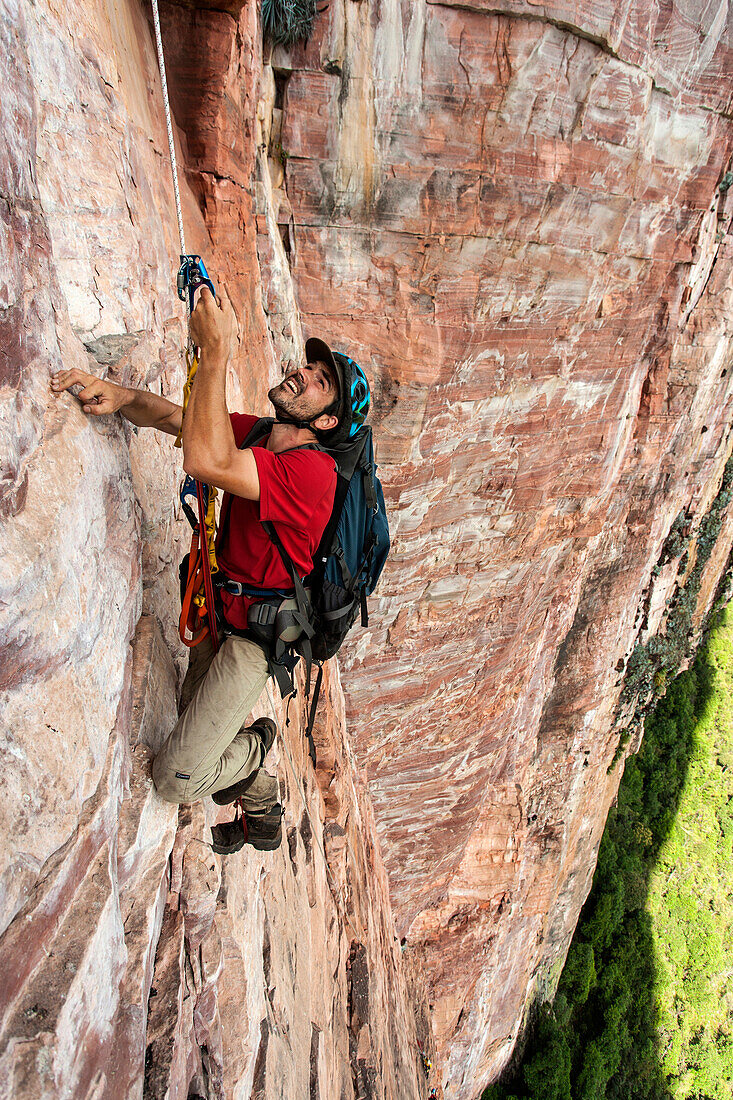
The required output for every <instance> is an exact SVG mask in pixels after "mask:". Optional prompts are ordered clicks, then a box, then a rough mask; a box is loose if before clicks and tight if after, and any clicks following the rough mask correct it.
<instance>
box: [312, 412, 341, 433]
mask: <svg viewBox="0 0 733 1100" xmlns="http://www.w3.org/2000/svg"><path fill="white" fill-rule="evenodd" d="M338 422H339V419H338V417H337V416H331V415H330V413H321V415H320V416H319V417H318V419H317V420H313V421H312V424H313V427H314V428H317V429H318V431H319V432H330V431H332V430H333V429H334V428H336V427H338Z"/></svg>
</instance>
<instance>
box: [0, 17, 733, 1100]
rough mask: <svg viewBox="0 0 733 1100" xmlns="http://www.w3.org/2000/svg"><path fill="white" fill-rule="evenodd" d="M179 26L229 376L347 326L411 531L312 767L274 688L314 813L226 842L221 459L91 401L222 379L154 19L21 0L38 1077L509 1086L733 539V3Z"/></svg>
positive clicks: (6, 130)
mask: <svg viewBox="0 0 733 1100" xmlns="http://www.w3.org/2000/svg"><path fill="white" fill-rule="evenodd" d="M161 20H162V25H163V36H164V42H165V47H166V53H167V57H168V64H169V80H170V91H171V103H172V108H173V115H174V132H175V140H176V144H177V149H178V154H179V160H180V163H181V166H182V170H181V184H182V197H183V213H184V220H185V224H186V231H187V245H188V248H189V250H192V251H198V252H201V253H202V254H204V255H205V256H206V258H207V260H208V259H211V268H212V270H213V271H214V272H215V274H216V277H217V278H218V279H224V280H225V281H226V283H227V286H228V289H229V291H230V293H231V295H232V297H233V300H234V303H235V307H236V309H237V312H238V315H239V318H240V326H241V347H240V355H239V357H238V360H237V362H236V364H235V366H234V368H233V370H232V374H231V377H230V396H231V402H232V406H233V407H242V408H253V409H254V410H255V411H262V412H264V411H265V408H266V401H265V397H266V391H267V389H268V387H269V385H271V384H272V382H273V381H274V380H275V379H276V378H277V377H278V375H279V370H280V366H281V365H286V364H287V363H289V362H291V361H293V362H295V361H297V360H298V358H299V356H300V355H301V354H302V339H303V329H304V330H305V332H306V333H308V334H315V333H318V334H320V335H323V336H325V337H326V338H330V339H332V340H333V343H334V345H335V346H337V347H342V348H344V349H347V350H349V351H350V352H351V353H352V354H353V355H354V356H355V358H357V359H358V360H359V361H360V362H361V363H362V364H363V365H364V366H365V368H366V369H367V372H368V373H369V374H370V376H371V377H372V378H373V381H374V397H375V416H374V422H375V434H376V441H377V451H378V457H379V460H380V462H381V464H382V465H381V471H380V472H381V474H382V475H383V480H384V484H385V489H386V492H387V497H388V501H389V506H390V511H391V517H392V527H393V533H394V548H393V553H392V557H391V560H390V562H389V565H388V569H387V571H386V573H385V575H384V577H383V579H382V581H381V582H380V587H379V589H378V594H377V598H376V600H374V601H373V607H372V620H371V624H370V626H369V628H368V630H366V631H362V632H361V633H360V634H355V636H354V639H353V642H350V644H349V646H348V648H347V650H346V652H345V655H344V656H343V658H342V660H341V669H342V673H343V687H342V681H341V676H340V674H339V669H338V667H336V665H335V664H334V667H333V668H330V669H329V670H328V673H327V677H326V689H325V690H326V698H325V704H324V706H323V707H322V710H321V714H320V718H319V722H318V724H317V728H316V739H317V744H318V753H319V763H318V767H317V769H316V770H315V771H314V770H313V769H312V768H311V767H310V765H309V763H308V760H307V756H306V755H305V754H304V752H303V746H302V737H301V736H300V725H301V719H302V714H301V710H302V700H300V701H299V702H297V703H296V704H294V705H293V706H292V707H291V711H290V718H291V721H290V724H289V725H288V726H285V724H284V714H283V711H282V707H281V705H280V703H279V702H278V701H277V700H276V699H275V696H274V694H273V692H272V689H271V688H269V689H268V690H267V692H266V693H265V694H264V695H263V698H262V699H261V701H260V707H259V708H258V710H259V712H264V713H271V714H272V713H274V714H276V715H278V718H279V720H280V725H281V728H282V730H283V737H282V738H281V739H279V740H278V744H277V749H276V751H275V755H274V760H275V766H276V767H277V771H278V776H279V781H280V785H281V793H282V795H283V798H284V802H285V805H286V842H285V843H284V844H283V847H282V849H281V850H280V851H279V852H278V853H276V854H275V855H274V856H266V855H258V854H256V853H254V852H253V851H250V850H245V851H243V852H242V853H239V854H237V855H236V856H234V857H231V858H229V859H228V860H226V861H221V860H219V859H218V858H217V857H214V856H213V855H212V853H211V850H210V848H209V847H208V844H207V839H208V836H209V833H208V827H209V825H210V824H211V822H212V821H213V820H214V816H213V810H214V808H213V806H212V804H211V803H210V802H207V803H206V804H205V805H203V806H202V805H195V806H193V807H187V808H182V809H181V811H180V813H178V812H177V811H176V809H175V808H174V807H171V806H168V805H167V804H164V803H163V802H161V801H160V800H159V799H158V798H157V796H156V795H155V794H154V792H153V791H152V789H151V784H150V778H149V760H150V756H151V754H152V753H153V752H154V751H155V750H156V748H157V747H158V745H159V744H160V741H161V739H162V738H163V737H164V736H165V735H166V732H167V730H168V729H169V728H170V726H171V724H172V722H173V721H174V719H175V713H176V689H177V683H178V680H179V672H180V669H181V666H182V662H183V654H182V652H181V649H180V646H179V645H178V643H177V635H176V619H177V575H176V574H177V570H176V565H177V562H178V560H179V558H180V556H181V554H182V553H183V551H184V549H185V543H186V540H187V533H186V530H185V524H184V523H183V522H182V518H181V515H180V509H179V506H178V504H177V503H176V491H177V482H178V478H179V471H180V462H179V453H178V452H176V451H175V449H174V448H173V445H172V441H171V440H169V439H167V438H166V439H163V440H160V439H157V438H155V437H154V434H153V433H151V432H146V431H144V430H140V431H136V430H132V429H131V428H130V426H129V425H127V426H126V425H125V424H124V423H120V422H118V421H117V420H116V419H115V420H110V421H108V422H103V421H101V420H92V421H90V420H88V419H87V418H85V417H84V416H83V414H82V413H81V412H80V411H79V410H78V408H77V407H75V404H74V402H73V400H71V399H70V398H69V397H63V398H60V399H56V398H51V397H50V394H49V390H48V378H49V374H50V372H51V371H52V370H56V369H58V368H59V367H61V366H62V365H64V366H67V367H68V366H78V367H81V368H83V369H91V370H92V371H93V372H94V373H97V374H105V375H109V377H111V378H114V379H117V380H121V381H124V382H125V383H129V384H133V385H146V386H149V387H151V388H154V389H156V391H157V392H162V393H165V394H170V395H172V396H174V397H175V396H176V395H177V394H178V393H179V392H180V387H181V383H182V380H183V366H182V352H181V349H182V344H183V340H184V334H185V325H184V317H183V316H182V312H181V307H180V304H179V302H178V300H177V298H176V296H175V292H174V288H173V273H174V271H175V268H176V265H177V254H178V241H177V232H176V217H175V210H174V206H173V199H172V190H171V185H170V180H169V165H168V153H167V142H166V133H165V122H164V118H163V113H162V104H161V89H160V81H159V77H158V71H157V62H156V58H155V51H154V44H153V36H152V32H151V25H150V13H149V11H148V9H147V6H141V5H140V4H139V3H137V0H124V2H123V3H120V4H117V5H115V6H114V8H110V7H109V6H108V5H103V4H97V3H94V2H93V3H91V4H86V5H81V4H77V3H75V2H74V0H72V2H71V3H68V4H65V5H64V8H63V12H62V11H61V10H60V9H59V8H58V7H56V6H54V5H51V4H47V3H37V4H35V5H30V6H29V5H17V3H15V2H13V0H5V3H4V5H3V6H1V7H0V33H2V45H3V49H2V52H1V53H0V68H1V71H2V85H3V88H4V90H5V91H4V94H3V96H2V97H1V98H0V120H1V124H0V142H2V156H1V157H0V233H1V234H2V237H1V239H2V254H3V258H4V260H5V264H4V278H3V280H2V284H1V285H0V387H1V388H0V410H1V415H2V425H3V433H2V440H3V451H2V457H3V463H2V480H1V481H0V504H1V507H2V523H3V543H4V549H5V553H4V555H3V569H2V605H1V606H2V634H1V635H0V638H1V639H2V640H1V641H0V660H1V663H2V669H3V676H2V683H1V691H2V695H1V696H0V698H1V701H2V703H1V705H2V713H3V726H4V740H3V745H2V751H3V765H4V766H3V768H2V777H3V778H2V784H3V785H2V793H3V798H2V801H1V803H0V805H1V806H2V810H1V811H0V813H1V814H2V825H3V837H4V841H5V842H4V844H3V855H2V866H0V932H1V933H2V950H3V959H4V973H5V979H4V981H3V983H2V1024H1V1025H0V1026H2V1036H3V1038H2V1048H1V1050H0V1062H1V1063H2V1074H0V1078H1V1079H2V1082H3V1084H2V1085H0V1094H2V1095H7V1096H8V1097H9V1096H13V1097H21V1096H28V1097H33V1098H34V1100H35V1098H36V1097H46V1096H48V1097H52V1096H53V1097H57V1096H68V1097H72V1096H73V1097H82V1096H84V1097H86V1096H89V1097H92V1096H93V1097H95V1098H101V1097H114V1098H115V1100H117V1098H118V1097H123V1096H130V1097H132V1096H140V1095H144V1096H146V1097H161V1098H162V1097H179V1096H180V1097H189V1096H190V1097H193V1096H199V1097H204V1096H205V1097H232V1096H241V1097H246V1096H252V1097H262V1098H264V1097H268V1098H269V1097H281V1096H282V1097H292V1098H293V1100H302V1098H303V1097H310V1098H311V1100H314V1098H316V1097H318V1098H321V1100H326V1098H329V1097H333V1098H334V1100H336V1098H338V1100H341V1098H342V1097H352V1096H353V1097H384V1098H387V1097H389V1098H392V1097H395V1098H396V1097H399V1098H400V1100H403V1098H404V1100H409V1098H411V1097H420V1096H424V1095H425V1094H426V1093H427V1090H428V1087H429V1086H432V1085H435V1086H436V1087H437V1088H438V1089H439V1090H440V1089H441V1086H442V1085H443V1084H444V1085H445V1087H446V1095H449V1096H452V1097H473V1096H475V1095H477V1094H478V1092H479V1091H480V1089H481V1088H482V1086H483V1085H484V1084H486V1083H487V1081H488V1080H489V1079H491V1078H492V1077H493V1076H495V1075H496V1074H497V1073H498V1071H499V1070H500V1069H501V1067H502V1066H503V1065H504V1064H505V1062H506V1060H507V1058H508V1057H509V1055H510V1052H511V1049H512V1046H513V1043H514V1041H515V1038H516V1036H517V1033H518V1030H519V1028H520V1026H521V1023H522V1019H523V1017H524V1015H525V1012H526V1010H527V1007H528V1006H529V1005H530V1003H531V1002H532V1000H533V999H534V998H535V997H537V996H545V995H547V994H548V993H549V992H551V991H552V988H553V982H554V980H555V977H556V975H557V973H558V969H559V967H560V965H561V963H562V959H563V958H564V954H565V951H566V949H567V945H568V942H569V938H570V936H571V934H572V930H573V927H574V925H575V921H576V918H577V914H578V911H579V908H580V905H581V904H582V901H583V899H584V898H585V895H586V893H587V890H588V886H589V883H590V878H591V875H592V871H593V867H594V863H595V852H596V850H597V845H598V843H599V840H600V836H601V833H602V830H603V826H604V822H605V817H606V813H607V809H608V806H609V804H610V803H611V801H612V799H613V797H614V795H615V791H616V788H617V785H618V780H619V773H620V770H621V768H622V766H623V756H624V753H625V752H627V751H630V749H633V748H634V747H635V746H636V745H637V744H638V739H639V737H640V735H641V732H640V731H641V725H642V723H643V711H644V708H645V706H646V705H647V704H648V702H649V700H650V699H651V698H652V697H653V695H654V693H655V692H657V693H658V692H659V691H661V690H663V684H664V681H665V679H666V678H668V677H669V676H670V675H673V674H674V672H675V671H676V669H677V668H678V667H679V666H680V665H682V664H684V663H685V661H686V660H687V659H688V658H689V654H690V653H691V652H692V651H693V649H694V646H695V644H696V642H697V640H698V638H699V635H700V632H701V630H702V629H703V628H704V624H705V619H706V615H707V613H708V611H709V609H710V607H711V606H712V605H713V603H714V601H715V600H716V599H717V598H719V595H720V581H721V577H722V576H723V575H724V574H725V573H726V570H727V569H728V566H729V557H730V550H731V544H732V543H733V516H732V514H731V508H730V493H729V489H728V487H729V475H730V472H731V471H730V467H729V468H728V472H727V473H726V474H725V475H724V468H725V466H726V462H727V460H728V458H729V456H730V453H731V428H730V425H731V411H732V407H733V394H732V390H731V384H730V373H731V372H730V367H731V362H730V361H731V344H730V331H729V321H728V318H729V316H730V305H731V290H732V285H731V267H732V263H731V257H732V248H731V237H730V222H731V212H732V210H733V208H732V207H731V202H733V200H731V198H730V190H729V186H730V183H731V181H733V176H730V175H729V174H728V173H730V171H731V169H732V165H731V136H732V135H731V125H730V115H731V95H732V91H733V89H732V87H731V69H732V59H731V52H732V46H731V38H732V28H731V23H730V16H729V13H728V8H727V5H725V4H719V5H717V6H716V5H713V6H709V5H708V6H704V5H693V4H688V5H687V6H686V7H685V8H684V10H682V9H680V8H679V7H675V6H672V5H666V6H665V5H662V6H661V7H659V6H657V7H656V8H649V6H648V5H645V4H642V3H638V4H636V5H634V4H631V5H628V4H625V5H613V4H611V3H609V4H606V5H603V4H595V5H593V6H592V7H590V8H587V6H586V7H584V8H583V9H582V11H581V9H580V8H579V7H576V6H575V5H570V4H557V5H550V4H543V5H540V4H534V3H532V4H530V3H524V2H521V0H516V2H512V0H508V2H506V3H493V4H491V5H488V4H484V3H482V2H479V0H476V2H475V3H471V4H454V3H450V2H443V3H427V2H425V0H418V2H415V3H407V2H406V0H403V2H401V3H400V2H398V0H381V2H380V3H376V2H372V0H362V2H360V3H355V2H354V0H332V3H331V4H330V5H328V6H327V8H326V10H324V11H322V12H319V14H318V17H317V20H316V23H315V28H314V34H313V37H312V39H311V40H310V42H309V43H307V45H305V46H302V47H298V48H297V49H294V50H292V51H290V52H286V51H284V50H283V49H280V48H279V49H277V50H275V51H274V53H272V56H270V53H269V52H268V53H267V54H266V55H265V56H263V53H262V46H261V33H260V28H259V25H258V21H257V11H256V7H255V5H254V4H251V3H247V4H245V5H244V6H241V5H240V4H239V3H238V2H232V3H221V4H216V3H206V4H203V3H202V4H201V6H199V7H193V6H188V5H181V6H179V5H177V4H172V3H168V2H166V3H164V4H162V6H161ZM301 322H302V324H301ZM301 687H302V685H301ZM301 694H302V693H301ZM382 858H384V860H385V863H386V869H385V866H384V865H383V863H382ZM396 935H397V936H399V938H400V939H402V940H403V943H402V950H400V944H399V942H398V940H397V939H396ZM423 980H427V982H428V986H429V990H428V992H429V1003H428V1002H425V1001H423V999H422V996H423V995H422V993H421V987H422V982H423ZM431 1030H432V1031H434V1033H435V1039H436V1041H437V1048H436V1049H433V1046H432V1043H433V1039H432V1037H431ZM421 1052H422V1053H424V1054H425V1055H426V1057H428V1056H429V1057H430V1058H432V1059H433V1060H434V1061H435V1063H436V1070H437V1071H436V1072H435V1073H434V1074H433V1076H432V1077H429V1078H428V1076H426V1074H425V1070H424V1063H423V1059H422V1056H421Z"/></svg>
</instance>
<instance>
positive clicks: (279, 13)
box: [262, 0, 316, 46]
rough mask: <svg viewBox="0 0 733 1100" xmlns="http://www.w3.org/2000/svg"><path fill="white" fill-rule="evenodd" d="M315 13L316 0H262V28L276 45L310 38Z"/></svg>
mask: <svg viewBox="0 0 733 1100" xmlns="http://www.w3.org/2000/svg"><path fill="white" fill-rule="evenodd" d="M315 15H316V2H315V0H262V29H263V31H264V33H265V36H266V37H267V38H269V39H270V41H271V42H272V43H273V44H274V45H275V46H294V45H295V43H296V42H300V41H301V40H302V39H307V38H309V37H310V34H311V31H312V30H313V20H314V19H315Z"/></svg>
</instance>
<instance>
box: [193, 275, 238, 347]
mask: <svg viewBox="0 0 733 1100" xmlns="http://www.w3.org/2000/svg"><path fill="white" fill-rule="evenodd" d="M189 332H190V333H191V339H192V340H193V342H194V344H195V345H196V346H197V347H198V348H201V352H202V355H203V356H205V357H206V358H217V359H223V360H224V362H225V363H226V362H227V361H228V359H229V356H230V355H231V353H232V351H233V350H234V348H235V347H236V341H237V317H236V314H235V312H234V308H233V306H232V303H231V299H230V298H229V294H228V293H227V290H226V287H225V286H223V285H221V295H220V296H219V297H218V298H216V299H215V298H214V296H213V294H212V293H211V291H210V290H209V288H208V287H202V288H201V290H200V292H199V299H198V302H197V303H196V308H195V309H194V311H193V313H192V314H191V317H190V320H189Z"/></svg>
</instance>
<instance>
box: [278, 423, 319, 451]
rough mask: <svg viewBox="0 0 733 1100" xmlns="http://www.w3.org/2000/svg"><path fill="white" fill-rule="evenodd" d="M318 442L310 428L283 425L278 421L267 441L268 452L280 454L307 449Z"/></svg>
mask: <svg viewBox="0 0 733 1100" xmlns="http://www.w3.org/2000/svg"><path fill="white" fill-rule="evenodd" d="M316 442H317V440H316V437H315V435H314V434H313V432H311V431H309V429H308V428H296V426H295V424H282V423H280V422H279V421H277V420H276V421H275V423H274V424H273V425H272V431H271V432H270V438H269V439H268V441H267V450H268V451H274V453H275V454H280V452H281V451H291V450H292V449H293V448H294V447H305V446H307V444H308V443H316Z"/></svg>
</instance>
